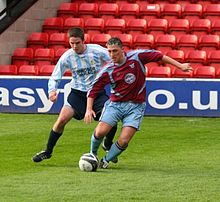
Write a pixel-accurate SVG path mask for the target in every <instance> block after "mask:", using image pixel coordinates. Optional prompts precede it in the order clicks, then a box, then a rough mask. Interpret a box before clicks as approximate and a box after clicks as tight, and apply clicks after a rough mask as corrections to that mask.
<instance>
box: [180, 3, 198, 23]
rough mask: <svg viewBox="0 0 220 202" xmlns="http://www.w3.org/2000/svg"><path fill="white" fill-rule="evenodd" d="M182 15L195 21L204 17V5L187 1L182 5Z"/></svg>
mask: <svg viewBox="0 0 220 202" xmlns="http://www.w3.org/2000/svg"><path fill="white" fill-rule="evenodd" d="M182 17H183V18H185V19H188V20H190V21H193V20H195V19H200V18H201V17H202V5H201V4H192V3H187V4H185V5H183V6H182Z"/></svg>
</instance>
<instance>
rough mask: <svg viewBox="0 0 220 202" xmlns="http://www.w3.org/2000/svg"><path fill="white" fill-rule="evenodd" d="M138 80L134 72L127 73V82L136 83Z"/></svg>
mask: <svg viewBox="0 0 220 202" xmlns="http://www.w3.org/2000/svg"><path fill="white" fill-rule="evenodd" d="M135 80H136V76H135V75H134V74H132V73H128V74H126V75H125V82H126V83H128V84H132V83H134V82H135Z"/></svg>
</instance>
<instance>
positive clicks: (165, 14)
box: [160, 4, 181, 19]
mask: <svg viewBox="0 0 220 202" xmlns="http://www.w3.org/2000/svg"><path fill="white" fill-rule="evenodd" d="M160 16H161V17H162V18H165V19H176V18H180V17H181V5H180V4H163V5H162V6H161V11H160Z"/></svg>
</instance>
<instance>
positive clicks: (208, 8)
mask: <svg viewBox="0 0 220 202" xmlns="http://www.w3.org/2000/svg"><path fill="white" fill-rule="evenodd" d="M202 15H203V17H204V18H206V19H209V20H215V19H220V4H207V5H205V6H204V7H203V13H202Z"/></svg>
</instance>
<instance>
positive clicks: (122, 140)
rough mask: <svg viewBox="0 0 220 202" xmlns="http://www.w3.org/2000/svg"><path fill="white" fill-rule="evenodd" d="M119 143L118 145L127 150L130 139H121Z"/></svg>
mask: <svg viewBox="0 0 220 202" xmlns="http://www.w3.org/2000/svg"><path fill="white" fill-rule="evenodd" d="M117 145H118V147H120V148H121V149H123V150H125V149H126V148H127V147H128V141H126V140H125V139H119V140H118V141H117Z"/></svg>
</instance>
